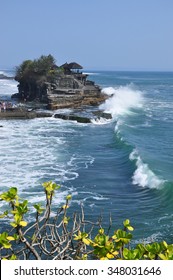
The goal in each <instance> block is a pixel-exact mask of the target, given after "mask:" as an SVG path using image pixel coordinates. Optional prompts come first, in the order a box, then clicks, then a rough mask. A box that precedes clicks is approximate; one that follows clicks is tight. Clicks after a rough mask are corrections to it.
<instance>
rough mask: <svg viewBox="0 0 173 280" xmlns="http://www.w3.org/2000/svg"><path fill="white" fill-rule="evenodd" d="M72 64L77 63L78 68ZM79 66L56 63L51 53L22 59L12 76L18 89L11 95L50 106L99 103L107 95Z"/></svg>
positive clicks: (49, 107) (66, 106)
mask: <svg viewBox="0 0 173 280" xmlns="http://www.w3.org/2000/svg"><path fill="white" fill-rule="evenodd" d="M75 67H78V70H77V71H75V70H74V69H75ZM79 69H82V66H80V65H79V64H77V63H70V64H67V63H66V64H64V65H62V66H60V67H58V66H57V65H55V64H54V58H53V57H52V56H51V55H49V56H41V57H40V58H39V59H37V60H34V61H30V60H27V61H24V62H23V63H22V64H21V65H20V66H19V67H18V68H17V72H16V77H15V79H16V81H18V82H19V85H18V91H19V92H18V93H17V94H14V95H13V96H12V98H17V99H19V100H24V101H25V102H27V101H37V102H38V101H39V102H42V103H46V104H47V108H48V109H52V110H54V109H59V108H69V107H72V108H77V107H81V106H83V105H98V104H100V103H101V102H103V101H104V100H105V99H106V98H107V96H106V95H104V94H103V93H102V92H101V89H100V87H99V86H97V85H95V83H94V82H93V81H90V80H88V79H87V78H88V75H87V74H84V73H82V72H79Z"/></svg>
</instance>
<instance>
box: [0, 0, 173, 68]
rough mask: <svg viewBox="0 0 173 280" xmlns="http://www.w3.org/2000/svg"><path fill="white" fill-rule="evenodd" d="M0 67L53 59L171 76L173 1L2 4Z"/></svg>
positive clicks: (81, 0) (82, 0)
mask: <svg viewBox="0 0 173 280" xmlns="http://www.w3.org/2000/svg"><path fill="white" fill-rule="evenodd" d="M0 26H1V35H0V68H1V69H3V68H4V67H15V66H17V65H19V64H21V63H22V62H23V61H24V60H26V59H35V58H38V57H40V56H41V55H48V54H52V55H53V56H54V57H55V59H56V63H57V65H61V64H63V63H65V62H68V63H70V62H73V61H75V62H77V63H79V64H81V65H82V66H83V67H84V69H91V70H120V71H123V70H128V71H129V70H131V71H148V70H149V71H155V70H156V71H173V0H29V1H27V0H15V1H14V0H1V3H0Z"/></svg>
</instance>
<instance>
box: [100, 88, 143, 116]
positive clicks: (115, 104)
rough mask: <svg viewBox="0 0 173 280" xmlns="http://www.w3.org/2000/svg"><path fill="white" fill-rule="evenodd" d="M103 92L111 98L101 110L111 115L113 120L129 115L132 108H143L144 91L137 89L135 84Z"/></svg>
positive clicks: (105, 89)
mask: <svg viewBox="0 0 173 280" xmlns="http://www.w3.org/2000/svg"><path fill="white" fill-rule="evenodd" d="M102 92H103V93H105V94H107V95H109V96H110V98H109V99H107V100H106V101H105V103H104V104H102V105H101V106H100V109H102V110H104V111H105V112H107V113H111V114H112V117H113V118H116V117H118V116H121V115H124V114H129V113H130V112H131V111H130V110H131V109H132V108H141V107H142V104H143V96H142V91H140V90H138V89H136V88H135V86H134V85H133V84H130V85H127V86H120V87H118V88H114V87H107V88H104V89H103V90H102Z"/></svg>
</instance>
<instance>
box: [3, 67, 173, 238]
mask: <svg viewBox="0 0 173 280" xmlns="http://www.w3.org/2000/svg"><path fill="white" fill-rule="evenodd" d="M86 72H87V73H89V79H90V80H93V81H95V82H96V84H98V85H100V87H101V88H102V90H103V91H104V92H105V93H106V94H108V95H109V99H107V100H106V101H105V102H104V103H103V104H102V105H101V106H99V107H98V108H94V110H98V109H102V110H104V111H105V112H108V113H111V114H112V120H106V119H93V121H92V123H91V124H80V123H77V122H74V121H67V120H66V121H64V120H59V119H55V118H53V117H52V118H43V119H32V120H0V125H1V126H3V127H1V128H0V192H3V191H6V190H8V188H9V187H12V186H17V187H18V188H19V194H20V196H21V197H23V198H25V199H28V200H29V201H30V209H31V212H34V210H33V208H32V204H34V203H36V202H44V193H43V190H42V187H41V184H42V183H43V182H45V181H48V180H53V181H55V182H56V183H58V184H60V185H61V189H60V191H57V193H56V195H55V199H54V204H53V210H55V209H56V207H58V206H60V205H61V204H62V203H63V202H64V201H65V197H66V195H67V194H72V198H73V199H72V202H71V207H70V209H71V211H78V210H79V209H80V203H82V204H83V205H84V209H85V213H86V217H87V219H90V220H92V221H96V220H97V217H98V216H99V215H100V214H101V215H102V216H103V224H104V226H105V227H108V226H109V215H110V213H111V216H112V222H113V226H112V227H113V228H115V229H116V228H118V227H120V226H121V225H122V222H123V220H124V219H127V218H128V219H130V220H131V224H132V225H133V226H134V228H135V231H134V233H133V234H134V240H135V242H137V241H139V240H140V241H141V240H144V241H146V242H150V241H160V240H163V239H164V240H166V241H167V242H172V243H173V73H171V72H170V73H169V72H163V73H162V72H112V71H110V72H109V71H107V72H104V71H94V72H91V71H86ZM0 73H3V74H6V75H13V71H12V70H2V71H0ZM15 92H17V82H15V81H14V80H0V100H7V99H9V100H10V96H11V94H13V93H15ZM10 101H11V100H10ZM92 110H93V108H90V107H86V108H85V113H86V114H90V112H91V111H92ZM62 111H63V112H68V111H69V110H61V112H62ZM0 207H1V212H3V211H4V209H5V206H4V204H3V203H2V202H1V204H0ZM28 219H31V220H32V215H31V216H30V217H28ZM5 223H6V222H5V221H2V220H1V224H0V227H1V230H2V229H3V228H5Z"/></svg>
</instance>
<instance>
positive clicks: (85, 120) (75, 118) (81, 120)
mask: <svg viewBox="0 0 173 280" xmlns="http://www.w3.org/2000/svg"><path fill="white" fill-rule="evenodd" d="M54 117H55V118H58V119H62V120H70V121H77V122H79V123H91V120H90V118H87V117H80V116H76V115H65V114H55V115H54Z"/></svg>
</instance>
